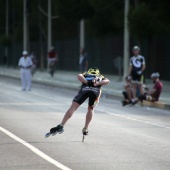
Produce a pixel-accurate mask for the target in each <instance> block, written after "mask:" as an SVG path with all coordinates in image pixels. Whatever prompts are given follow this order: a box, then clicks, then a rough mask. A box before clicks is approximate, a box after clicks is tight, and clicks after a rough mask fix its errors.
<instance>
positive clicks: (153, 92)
mask: <svg viewBox="0 0 170 170" xmlns="http://www.w3.org/2000/svg"><path fill="white" fill-rule="evenodd" d="M159 76H160V75H159V73H152V74H151V79H152V80H153V83H154V86H153V89H150V90H148V91H147V92H146V93H144V94H143V95H140V96H139V97H138V98H136V99H134V100H132V103H133V104H136V103H137V102H138V101H141V102H143V100H147V101H151V102H156V101H158V100H159V97H160V94H161V92H162V87H163V86H162V83H161V82H160V80H159Z"/></svg>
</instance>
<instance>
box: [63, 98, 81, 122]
mask: <svg viewBox="0 0 170 170" xmlns="http://www.w3.org/2000/svg"><path fill="white" fill-rule="evenodd" d="M79 106H80V105H79V104H78V103H76V102H74V101H73V102H72V105H71V106H70V108H69V109H68V110H67V112H66V114H65V115H64V117H63V120H62V122H61V125H65V123H66V122H67V121H68V119H69V118H70V117H71V116H72V115H73V113H74V112H75V111H76V110H77V108H78V107H79Z"/></svg>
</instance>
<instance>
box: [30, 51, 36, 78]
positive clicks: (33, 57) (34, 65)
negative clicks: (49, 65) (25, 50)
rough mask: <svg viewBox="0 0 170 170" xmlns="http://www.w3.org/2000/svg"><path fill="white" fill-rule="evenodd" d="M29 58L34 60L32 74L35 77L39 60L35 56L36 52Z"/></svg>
mask: <svg viewBox="0 0 170 170" xmlns="http://www.w3.org/2000/svg"><path fill="white" fill-rule="evenodd" d="M29 57H30V58H31V60H32V67H31V74H32V76H33V75H34V74H35V72H36V68H37V63H38V60H37V58H36V56H35V55H34V52H31V54H30V55H29Z"/></svg>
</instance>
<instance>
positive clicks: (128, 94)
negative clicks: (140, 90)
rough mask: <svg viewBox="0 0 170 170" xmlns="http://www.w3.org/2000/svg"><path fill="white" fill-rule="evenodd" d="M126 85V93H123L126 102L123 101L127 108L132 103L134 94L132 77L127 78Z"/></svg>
mask: <svg viewBox="0 0 170 170" xmlns="http://www.w3.org/2000/svg"><path fill="white" fill-rule="evenodd" d="M125 81H126V84H125V85H124V89H125V90H124V91H123V92H122V94H123V96H124V100H123V101H122V105H123V106H125V105H127V104H130V103H132V101H131V100H132V98H133V93H132V77H131V76H126V77H125Z"/></svg>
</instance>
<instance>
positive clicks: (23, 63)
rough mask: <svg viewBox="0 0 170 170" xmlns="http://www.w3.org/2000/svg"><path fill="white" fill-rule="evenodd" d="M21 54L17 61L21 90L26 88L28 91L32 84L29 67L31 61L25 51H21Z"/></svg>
mask: <svg viewBox="0 0 170 170" xmlns="http://www.w3.org/2000/svg"><path fill="white" fill-rule="evenodd" d="M22 55H23V56H22V57H21V58H20V59H19V63H18V66H19V67H20V71H21V83H22V90H23V91H25V90H26V89H27V90H28V91H30V90H31V85H32V76H31V67H32V64H33V63H32V60H31V58H30V57H28V52H27V51H23V52H22Z"/></svg>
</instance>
